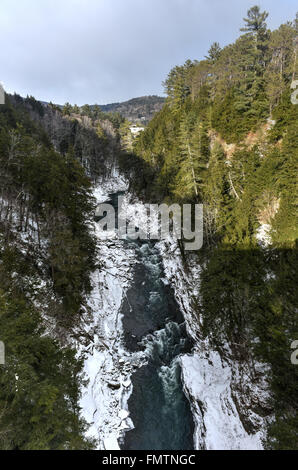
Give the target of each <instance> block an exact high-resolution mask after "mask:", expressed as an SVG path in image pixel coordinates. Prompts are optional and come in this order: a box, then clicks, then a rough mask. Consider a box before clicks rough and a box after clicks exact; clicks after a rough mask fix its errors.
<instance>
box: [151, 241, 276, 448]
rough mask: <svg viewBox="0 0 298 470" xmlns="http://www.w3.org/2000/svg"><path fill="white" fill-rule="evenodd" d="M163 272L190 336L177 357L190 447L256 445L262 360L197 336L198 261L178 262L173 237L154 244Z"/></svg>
mask: <svg viewBox="0 0 298 470" xmlns="http://www.w3.org/2000/svg"><path fill="white" fill-rule="evenodd" d="M159 247H160V251H161V253H162V257H163V263H164V268H165V274H166V277H167V279H168V281H169V282H170V284H171V285H172V287H173V288H174V290H175V296H176V299H177V301H178V303H179V305H180V308H181V311H182V312H183V314H184V317H185V321H186V324H187V328H188V332H189V334H190V336H191V337H192V338H193V340H194V348H193V350H192V352H191V354H188V355H183V356H182V357H181V364H182V376H183V382H184V389H185V393H186V395H187V397H188V398H189V400H190V403H191V407H192V411H193V415H194V419H195V423H196V429H195V435H194V442H195V448H196V449H206V450H210V449H216V450H229V449H230V450H231V449H235V450H237V449H238V450H240V449H241V450H244V449H262V448H263V440H264V439H265V438H266V426H267V423H268V420H270V419H271V417H272V411H273V410H272V404H271V403H270V401H271V400H270V387H269V384H268V382H267V379H268V377H269V374H270V370H269V367H268V366H267V365H266V364H261V363H258V362H257V361H255V360H253V359H252V357H251V356H250V355H249V354H248V355H247V358H246V359H245V360H242V361H239V359H238V358H237V357H235V354H234V353H233V351H231V349H230V347H229V346H228V345H227V344H226V345H224V346H223V347H221V348H219V349H215V348H214V346H213V345H212V344H211V342H209V340H208V338H204V339H203V335H202V332H201V320H200V318H198V314H197V308H195V304H194V299H195V298H197V297H198V295H199V290H200V271H201V268H200V264H199V263H198V260H197V259H196V257H195V256H194V255H193V256H190V257H189V259H188V267H187V270H186V269H185V265H184V263H183V262H182V259H181V254H180V251H179V249H178V246H177V245H176V246H175V242H173V240H172V241H170V242H168V243H167V242H161V243H160V244H159Z"/></svg>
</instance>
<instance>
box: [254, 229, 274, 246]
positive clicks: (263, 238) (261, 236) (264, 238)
mask: <svg viewBox="0 0 298 470" xmlns="http://www.w3.org/2000/svg"><path fill="white" fill-rule="evenodd" d="M270 230H271V225H269V224H261V225H260V226H259V228H258V229H257V233H256V239H257V241H258V243H259V245H260V246H262V247H263V248H267V246H269V245H270V244H271V236H270Z"/></svg>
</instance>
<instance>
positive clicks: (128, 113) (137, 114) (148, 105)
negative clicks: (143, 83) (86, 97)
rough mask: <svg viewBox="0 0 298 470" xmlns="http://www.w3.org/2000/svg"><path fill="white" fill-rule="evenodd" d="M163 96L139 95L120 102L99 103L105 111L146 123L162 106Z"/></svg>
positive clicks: (134, 121) (132, 120)
mask: <svg viewBox="0 0 298 470" xmlns="http://www.w3.org/2000/svg"><path fill="white" fill-rule="evenodd" d="M164 102H165V98H163V97H161V96H156V95H152V96H141V97H139V98H132V99H131V100H128V101H124V102H122V103H111V104H105V105H100V108H101V109H102V111H104V112H106V113H120V114H121V115H122V116H123V117H125V118H126V119H128V120H129V121H131V122H133V123H136V122H142V123H144V124H147V123H148V122H149V121H150V120H151V119H152V118H153V116H154V114H156V113H158V112H159V111H160V110H161V108H162V107H163V105H164Z"/></svg>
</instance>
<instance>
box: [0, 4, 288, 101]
mask: <svg viewBox="0 0 298 470" xmlns="http://www.w3.org/2000/svg"><path fill="white" fill-rule="evenodd" d="M255 3H258V2H257V1H256V0H241V1H239V0H26V1H22V2H20V1H19V0H1V3H0V41H1V52H0V80H1V81H3V82H4V85H5V88H6V90H7V91H10V92H13V91H16V92H18V93H20V94H22V95H27V94H30V95H31V94H32V95H33V96H35V97H36V98H38V99H41V100H47V101H53V102H57V103H64V102H66V101H70V102H71V103H78V104H84V103H95V102H97V103H101V104H104V103H108V102H113V101H122V100H125V99H129V98H132V97H135V96H141V95H145V94H161V93H162V85H161V82H162V80H164V78H165V77H166V75H167V73H168V72H169V70H170V68H171V67H173V66H174V65H176V64H181V63H183V62H184V61H185V60H186V59H188V58H190V59H200V58H203V57H204V55H205V54H206V52H207V50H208V48H209V46H210V44H211V43H212V42H214V41H218V42H219V43H220V44H221V45H225V44H228V43H230V42H232V41H233V40H234V39H235V38H236V37H237V36H238V35H239V28H240V26H241V25H242V18H243V16H245V14H246V11H247V9H248V8H250V7H251V6H252V5H253V4H255ZM295 4H296V0H284V1H282V2H281V1H280V0H263V1H262V2H261V3H260V6H261V7H262V8H263V9H266V10H268V11H269V12H270V18H269V19H268V25H269V27H270V28H272V29H273V28H275V27H277V26H279V24H281V23H283V22H285V21H287V20H289V19H293V18H294V16H295V13H296V8H295V7H296V5H295Z"/></svg>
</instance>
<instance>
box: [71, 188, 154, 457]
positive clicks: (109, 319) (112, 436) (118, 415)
mask: <svg viewBox="0 0 298 470" xmlns="http://www.w3.org/2000/svg"><path fill="white" fill-rule="evenodd" d="M110 183H111V184H110V185H109V184H105V185H103V187H101V188H99V187H96V188H95V190H94V196H95V197H96V199H97V202H98V203H100V202H102V201H104V200H107V199H108V195H109V194H110V193H112V192H115V191H117V190H122V189H124V188H125V181H124V180H120V181H119V186H118V187H117V184H116V181H114V180H113V181H111V182H110ZM94 233H95V235H97V237H98V247H99V254H100V255H99V259H98V262H99V265H100V268H99V269H98V270H96V271H95V272H94V273H93V277H92V284H93V290H92V294H91V296H90V299H89V307H90V309H91V318H92V321H91V323H90V322H89V323H87V324H86V332H87V333H89V334H90V337H93V338H94V343H91V344H89V345H88V346H87V347H86V346H81V354H82V355H83V357H84V359H85V360H84V372H85V375H86V378H88V379H89V381H88V385H87V386H86V387H85V388H84V390H83V394H82V398H81V402H80V406H81V408H82V415H83V417H84V418H85V419H86V421H87V422H88V423H89V424H90V428H89V431H88V434H87V435H88V436H89V437H93V438H95V439H97V440H98V448H99V449H106V450H115V449H119V443H120V442H121V440H122V439H123V436H124V433H125V432H126V431H127V430H129V429H131V428H133V423H132V422H131V420H130V418H129V411H128V407H127V401H128V398H129V396H130V394H131V392H132V384H131V380H130V376H131V374H132V372H133V371H134V370H135V369H136V368H138V367H140V366H141V365H143V364H144V363H145V361H146V359H145V357H144V354H143V353H142V352H136V353H129V352H127V351H125V349H124V346H123V326H122V318H121V315H120V313H119V312H120V308H121V305H122V301H123V298H124V296H125V293H126V290H127V288H128V287H129V285H130V282H131V280H132V268H133V266H134V265H135V263H136V262H137V260H136V254H135V251H134V250H133V249H132V248H131V249H130V248H129V247H128V246H127V245H126V246H125V245H124V242H123V241H122V240H119V239H118V238H117V234H116V233H115V232H114V233H110V234H109V237H107V238H108V239H106V240H102V239H101V237H100V236H99V233H98V232H97V225H96V224H94Z"/></svg>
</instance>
